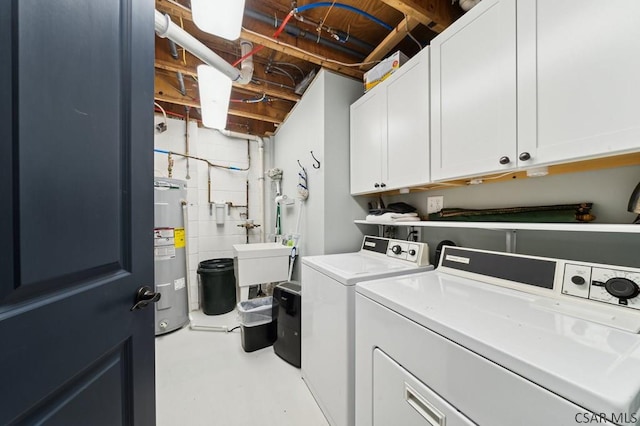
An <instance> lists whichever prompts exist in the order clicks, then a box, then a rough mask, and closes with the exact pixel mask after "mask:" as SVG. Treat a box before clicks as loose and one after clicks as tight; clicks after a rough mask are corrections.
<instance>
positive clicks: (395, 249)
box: [391, 244, 402, 254]
mask: <svg viewBox="0 0 640 426" xmlns="http://www.w3.org/2000/svg"><path fill="white" fill-rule="evenodd" d="M391 251H392V252H393V254H400V253H402V247H400V246H399V245H398V244H396V245H395V246H393V247H391Z"/></svg>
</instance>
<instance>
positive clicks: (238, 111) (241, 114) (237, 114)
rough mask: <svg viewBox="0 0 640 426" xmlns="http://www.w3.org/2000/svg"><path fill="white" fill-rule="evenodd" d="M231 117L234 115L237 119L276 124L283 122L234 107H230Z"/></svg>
mask: <svg viewBox="0 0 640 426" xmlns="http://www.w3.org/2000/svg"><path fill="white" fill-rule="evenodd" d="M229 115H233V116H235V117H243V118H250V119H252V120H258V121H266V122H267V123H274V124H280V123H282V120H281V119H278V118H274V117H270V116H268V115H262V114H257V113H255V112H250V111H244V110H241V109H236V108H233V107H229Z"/></svg>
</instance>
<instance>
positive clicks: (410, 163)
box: [351, 48, 429, 194]
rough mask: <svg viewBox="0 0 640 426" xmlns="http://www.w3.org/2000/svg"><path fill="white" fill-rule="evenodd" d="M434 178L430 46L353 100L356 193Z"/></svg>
mask: <svg viewBox="0 0 640 426" xmlns="http://www.w3.org/2000/svg"><path fill="white" fill-rule="evenodd" d="M428 182H429V49H428V48H425V49H424V50H423V51H422V52H420V53H418V54H417V55H416V56H414V57H413V58H411V60H410V61H408V62H407V63H406V64H404V65H403V66H402V67H401V68H400V69H399V70H397V71H396V72H395V73H394V74H393V75H392V76H390V77H389V78H387V79H386V80H385V81H383V82H382V83H380V84H378V85H377V86H376V87H374V88H373V89H371V90H370V91H369V92H367V93H366V94H365V95H364V96H362V97H361V98H360V99H358V100H357V101H356V102H355V103H354V104H353V105H351V193H352V194H366V193H372V192H381V191H388V190H393V189H399V188H405V187H411V186H417V185H422V184H425V183H428Z"/></svg>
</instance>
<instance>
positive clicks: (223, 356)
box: [156, 311, 328, 426]
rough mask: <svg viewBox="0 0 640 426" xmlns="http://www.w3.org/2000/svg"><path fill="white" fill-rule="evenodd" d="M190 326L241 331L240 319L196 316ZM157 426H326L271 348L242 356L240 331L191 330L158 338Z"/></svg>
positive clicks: (294, 375)
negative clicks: (237, 327) (225, 327)
mask: <svg viewBox="0 0 640 426" xmlns="http://www.w3.org/2000/svg"><path fill="white" fill-rule="evenodd" d="M191 317H192V324H195V325H214V326H227V327H228V328H232V327H234V326H236V325H237V319H236V313H235V311H232V312H230V313H228V314H225V315H216V316H207V315H204V314H203V313H202V312H200V311H196V312H192V313H191ZM156 406H157V408H156V412H157V425H158V426H175V425H190V426H198V425H207V426H211V425H225V426H234V425H238V426H252V425H255V426H270V425H274V426H275V425H278V426H287V425H291V426H299V425H305V426H327V425H328V423H327V421H326V419H325V418H324V416H323V415H322V412H321V411H320V408H319V407H318V405H317V404H316V402H315V400H314V399H313V396H312V395H311V393H310V392H309V390H308V389H307V386H306V385H305V383H304V381H303V380H302V378H301V376H300V369H298V368H295V367H293V366H291V365H289V364H287V363H286V362H284V361H283V360H281V359H280V358H279V357H278V356H277V355H276V354H275V353H274V352H273V347H271V346H270V347H267V348H264V349H260V350H258V351H255V352H250V353H247V352H244V351H243V349H242V346H241V343H240V329H238V330H235V331H233V332H230V333H226V332H211V331H196V330H192V329H190V328H189V327H185V328H183V329H181V330H178V331H175V332H173V333H169V334H167V335H165V336H160V337H157V338H156Z"/></svg>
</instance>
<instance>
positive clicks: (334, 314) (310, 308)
mask: <svg viewBox="0 0 640 426" xmlns="http://www.w3.org/2000/svg"><path fill="white" fill-rule="evenodd" d="M431 269H433V266H431V265H430V264H429V247H428V246H427V244H424V243H417V242H409V241H403V240H391V239H387V238H378V237H371V236H366V237H364V239H363V242H362V248H361V250H360V251H358V252H355V253H343V254H331V255H324V256H308V257H303V258H302V277H301V281H302V378H303V379H304V381H305V383H306V384H307V386H308V387H309V390H310V391H311V393H312V394H313V396H314V398H315V399H316V401H317V402H318V405H319V406H320V408H321V409H322V412H323V413H324V415H325V417H326V418H327V420H328V422H329V423H330V424H331V425H332V426H352V425H353V424H354V422H355V408H354V403H355V396H354V392H355V391H354V368H355V365H354V358H355V346H354V345H355V343H354V342H355V313H354V303H355V287H354V286H355V284H356V283H358V282H360V281H364V280H372V279H376V278H385V277H392V276H399V275H406V274H412V273H417V272H424V271H427V270H431Z"/></svg>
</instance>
